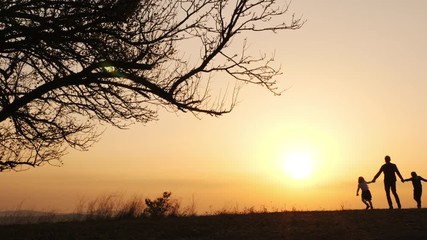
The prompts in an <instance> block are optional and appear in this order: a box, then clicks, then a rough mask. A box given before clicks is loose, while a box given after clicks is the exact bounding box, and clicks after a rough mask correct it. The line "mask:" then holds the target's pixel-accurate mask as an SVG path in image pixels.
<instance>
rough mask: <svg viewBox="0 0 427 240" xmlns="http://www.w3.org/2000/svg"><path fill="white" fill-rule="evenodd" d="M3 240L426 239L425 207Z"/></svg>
mask: <svg viewBox="0 0 427 240" xmlns="http://www.w3.org/2000/svg"><path fill="white" fill-rule="evenodd" d="M0 236H1V237H0V238H1V239H5V240H6V239H8V240H13V239H43V240H47V239H61V240H65V239H88V240H89V239H90V240H94V239H103V240H106V239H126V240H127V239H153V240H154V239H180V240H184V239H201V240H204V239H221V240H222V239H244V240H252V239H254V240H255V239H286V240H294V239H301V240H309V239H316V240H321V239H325V240H334V239H345V240H352V239H357V240H360V239H366V240H369V239H372V240H373V239H387V240H400V239H408V240H421V239H423V240H425V239H427V209H405V210H373V211H365V210H349V211H316V212H298V211H295V212H282V213H254V214H225V215H216V216H195V217H169V218H163V219H147V218H139V219H116V220H97V221H95V220H92V221H75V222H60V223H38V224H20V225H3V226H0Z"/></svg>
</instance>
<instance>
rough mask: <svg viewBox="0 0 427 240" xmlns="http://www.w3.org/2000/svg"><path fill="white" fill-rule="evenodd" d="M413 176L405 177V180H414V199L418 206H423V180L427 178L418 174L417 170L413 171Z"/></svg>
mask: <svg viewBox="0 0 427 240" xmlns="http://www.w3.org/2000/svg"><path fill="white" fill-rule="evenodd" d="M411 176H412V177H411V178H408V179H404V180H403V182H407V181H412V186H414V199H415V201H416V202H417V207H418V208H421V195H422V194H423V186H422V185H421V181H424V182H427V180H425V179H424V178H422V177H421V176H418V175H417V173H416V172H411Z"/></svg>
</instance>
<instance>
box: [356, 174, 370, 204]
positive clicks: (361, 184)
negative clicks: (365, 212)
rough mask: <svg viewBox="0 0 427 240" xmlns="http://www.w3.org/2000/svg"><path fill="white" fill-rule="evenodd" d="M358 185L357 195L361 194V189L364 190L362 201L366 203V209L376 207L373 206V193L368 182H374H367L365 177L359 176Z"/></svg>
mask: <svg viewBox="0 0 427 240" xmlns="http://www.w3.org/2000/svg"><path fill="white" fill-rule="evenodd" d="M358 182H359V183H358V185H357V191H356V196H359V190H360V189H361V190H362V202H363V203H364V204H365V205H366V209H369V208H371V209H374V207H373V206H372V195H371V191H369V187H368V184H369V183H372V182H366V181H365V179H364V178H363V177H359V180H358Z"/></svg>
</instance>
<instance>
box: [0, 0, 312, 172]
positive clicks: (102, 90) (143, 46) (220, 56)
mask: <svg viewBox="0 0 427 240" xmlns="http://www.w3.org/2000/svg"><path fill="white" fill-rule="evenodd" d="M288 7H289V5H284V6H278V5H277V3H276V1H275V0H230V1H227V0H64V1H52V0H11V1H2V2H1V3H0V81H1V83H0V171H4V170H21V169H25V168H26V167H28V166H32V167H35V166H40V165H42V164H44V163H50V164H55V163H60V158H61V156H63V155H64V154H65V152H64V151H65V149H66V148H67V147H69V146H70V147H72V148H75V149H79V150H86V149H88V147H90V146H91V145H92V144H93V143H94V142H95V141H96V140H97V139H98V138H99V136H100V131H99V129H97V126H99V124H100V123H101V124H103V123H108V124H111V125H113V126H115V127H118V128H125V127H127V126H129V125H130V124H133V123H135V122H141V123H146V122H148V121H152V120H156V119H157V111H158V108H159V106H160V107H165V108H167V109H171V110H173V111H183V112H192V113H194V114H198V113H204V114H209V115H221V114H224V113H228V112H230V111H231V110H232V109H233V107H234V105H235V101H236V95H237V90H238V89H237V88H236V87H235V88H234V90H233V91H232V93H229V94H218V96H217V97H212V95H211V94H212V93H211V88H212V85H213V84H212V83H215V81H221V84H227V83H228V84H230V83H231V84H235V83H240V82H243V83H251V84H258V85H261V86H263V87H265V88H267V89H269V90H270V91H272V92H274V93H275V91H276V88H275V83H276V82H275V80H274V78H273V77H274V76H277V75H279V74H280V71H279V70H278V69H275V68H273V67H271V64H270V63H271V61H272V60H271V59H268V58H266V57H265V56H261V57H259V58H255V57H252V56H248V55H247V54H246V52H245V50H246V49H247V46H246V44H245V41H243V44H241V45H240V46H235V45H233V43H232V40H233V39H234V38H235V37H236V36H238V35H241V34H245V33H248V32H258V33H262V32H265V31H274V32H275V31H279V30H286V29H298V28H300V27H301V26H302V25H303V23H304V22H303V21H301V19H300V18H295V17H294V16H293V15H291V16H290V17H289V23H285V22H283V23H278V24H275V23H274V24H273V20H275V21H276V22H277V20H281V21H283V18H284V16H285V14H286V13H287V12H288ZM190 46H191V47H190ZM236 47H238V48H236ZM239 49H240V50H239ZM189 52H192V54H189ZM215 73H216V74H218V75H219V76H220V77H218V75H217V76H216V77H217V78H215Z"/></svg>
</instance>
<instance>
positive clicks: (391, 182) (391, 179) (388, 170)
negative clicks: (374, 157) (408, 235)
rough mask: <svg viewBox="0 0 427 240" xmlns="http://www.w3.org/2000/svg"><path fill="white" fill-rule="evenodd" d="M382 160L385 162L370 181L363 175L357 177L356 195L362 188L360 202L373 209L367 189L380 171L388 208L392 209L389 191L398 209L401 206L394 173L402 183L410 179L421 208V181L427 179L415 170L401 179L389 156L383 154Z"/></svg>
mask: <svg viewBox="0 0 427 240" xmlns="http://www.w3.org/2000/svg"><path fill="white" fill-rule="evenodd" d="M384 160H385V164H383V165H382V166H381V168H380V170H379V171H378V173H377V174H375V176H374V178H373V179H372V181H370V182H367V181H365V179H364V178H363V177H359V179H358V185H357V191H356V196H359V190H362V197H361V199H362V202H363V203H364V204H365V205H366V209H374V207H373V206H372V194H371V192H370V191H369V187H368V184H370V183H375V181H376V180H377V178H378V177H379V176H380V175H381V173H383V174H384V189H385V194H386V197H387V202H388V206H389V208H390V209H393V202H392V200H391V196H390V191H391V193H392V194H393V196H394V199H395V201H396V204H397V207H398V208H399V209H400V208H402V205H401V204H400V199H399V195H398V194H397V190H396V180H397V179H396V175H397V176H398V177H399V178H400V180H401V181H402V183H404V182H407V181H412V186H413V187H414V200H415V201H416V202H417V207H418V208H421V195H422V191H423V190H422V185H421V181H424V182H427V180H426V179H424V178H423V177H421V176H418V175H417V173H416V172H411V178H408V179H403V177H402V174H400V172H399V169H398V168H397V166H396V164H394V163H391V158H390V156H385V158H384Z"/></svg>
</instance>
